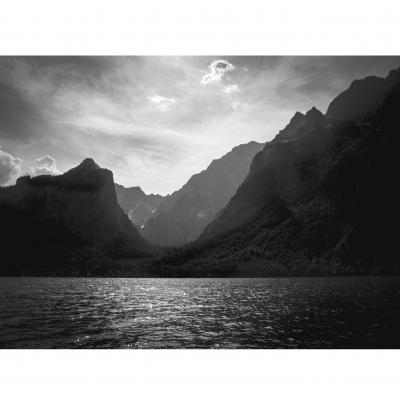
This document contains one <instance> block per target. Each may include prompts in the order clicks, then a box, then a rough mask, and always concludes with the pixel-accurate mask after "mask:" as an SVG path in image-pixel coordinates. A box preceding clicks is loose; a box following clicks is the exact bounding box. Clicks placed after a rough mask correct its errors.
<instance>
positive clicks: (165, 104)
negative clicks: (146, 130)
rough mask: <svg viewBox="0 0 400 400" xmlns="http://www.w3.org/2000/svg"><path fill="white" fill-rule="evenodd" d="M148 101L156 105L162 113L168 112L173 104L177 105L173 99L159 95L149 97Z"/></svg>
mask: <svg viewBox="0 0 400 400" xmlns="http://www.w3.org/2000/svg"><path fill="white" fill-rule="evenodd" d="M148 99H149V101H150V102H151V103H153V104H155V105H156V107H157V108H158V109H159V110H161V111H167V110H168V109H169V106H170V105H171V104H175V103H176V100H175V99H173V98H172V97H170V98H168V97H164V96H160V95H158V94H155V95H153V96H148Z"/></svg>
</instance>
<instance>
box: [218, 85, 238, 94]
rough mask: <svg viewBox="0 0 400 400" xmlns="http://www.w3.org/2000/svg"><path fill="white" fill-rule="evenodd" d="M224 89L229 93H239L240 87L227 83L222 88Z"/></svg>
mask: <svg viewBox="0 0 400 400" xmlns="http://www.w3.org/2000/svg"><path fill="white" fill-rule="evenodd" d="M222 91H223V92H224V93H227V94H231V93H239V92H240V87H239V85H227V86H225V87H224V88H223V89H222Z"/></svg>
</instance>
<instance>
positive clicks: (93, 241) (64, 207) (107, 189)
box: [0, 159, 150, 269]
mask: <svg viewBox="0 0 400 400" xmlns="http://www.w3.org/2000/svg"><path fill="white" fill-rule="evenodd" d="M0 214H1V217H2V218H1V219H2V228H3V229H4V231H5V232H7V235H6V237H5V241H4V243H6V244H7V245H6V246H5V247H4V248H5V252H6V253H7V254H6V256H5V258H4V259H5V260H6V262H5V263H6V264H7V265H4V267H5V268H6V269H8V268H10V266H13V267H14V268H19V267H21V266H24V267H26V265H27V267H28V268H33V269H35V267H41V265H38V264H50V263H51V262H56V261H60V262H61V261H65V260H66V259H67V258H68V255H69V253H70V252H71V251H73V250H76V249H78V248H81V247H84V246H94V247H96V248H97V249H99V250H101V251H102V252H104V254H107V255H109V256H110V257H116V258H118V257H128V256H129V257H136V256H140V255H143V254H145V253H147V252H148V251H149V250H150V246H149V245H148V243H147V242H146V241H145V240H144V239H143V238H142V237H141V235H140V234H139V233H138V232H137V230H136V229H135V227H134V226H133V225H132V224H131V222H130V221H129V219H128V217H127V216H126V215H125V214H124V213H123V211H122V209H121V208H120V207H119V205H118V203H117V199H116V195H115V190H114V181H113V176H112V173H111V171H109V170H106V169H102V168H100V167H99V166H98V165H97V164H96V163H95V162H94V161H93V160H91V159H86V160H84V161H83V162H82V163H81V164H80V165H79V166H77V167H75V168H73V169H71V170H69V171H68V172H66V173H65V174H63V175H59V176H48V175H42V176H38V177H34V178H31V177H29V176H26V177H22V178H20V179H18V181H17V183H16V185H15V186H11V187H8V188H1V189H0ZM20 248H22V249H29V250H28V251H26V252H25V253H24V252H20V251H19V249H20Z"/></svg>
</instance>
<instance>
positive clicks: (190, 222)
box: [141, 142, 263, 246]
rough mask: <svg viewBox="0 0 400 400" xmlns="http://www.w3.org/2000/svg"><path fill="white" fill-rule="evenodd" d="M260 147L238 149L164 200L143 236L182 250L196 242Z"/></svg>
mask: <svg viewBox="0 0 400 400" xmlns="http://www.w3.org/2000/svg"><path fill="white" fill-rule="evenodd" d="M262 146H263V145H262V144H260V143H257V142H250V143H247V144H242V145H240V146H237V147H235V148H234V149H232V150H231V151H230V152H229V153H227V154H225V155H224V156H223V157H221V158H220V159H218V160H214V161H212V162H211V164H210V165H209V166H208V168H207V169H206V170H204V171H202V172H200V173H198V174H196V175H193V176H192V177H191V178H190V179H189V180H188V182H187V183H186V184H185V185H184V186H183V187H182V188H181V189H179V190H178V191H176V192H174V193H172V194H171V195H169V196H166V197H165V198H164V200H163V202H162V203H161V204H160V206H159V207H158V209H157V211H156V212H155V214H154V216H153V217H152V218H151V219H149V220H148V221H147V223H146V224H145V226H144V228H143V229H142V231H141V232H142V234H143V236H144V237H145V238H146V239H147V240H148V241H149V242H150V243H153V244H156V245H161V246H181V245H183V244H185V243H188V242H190V241H192V240H195V239H196V238H197V237H198V236H199V235H200V233H201V232H202V231H203V229H204V228H205V226H206V225H208V224H209V223H210V222H211V221H212V220H213V219H214V217H215V216H216V215H217V213H218V212H219V211H220V210H221V209H222V208H223V207H224V206H225V205H226V204H227V203H228V201H229V199H230V198H231V197H232V195H233V194H234V193H235V191H236V189H237V188H238V187H239V185H240V183H241V182H242V181H243V179H244V178H245V176H246V175H247V173H248V170H249V166H250V163H251V160H252V159H253V157H254V155H255V154H256V153H257V152H259V151H260V150H261V149H262Z"/></svg>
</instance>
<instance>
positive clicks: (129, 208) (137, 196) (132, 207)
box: [115, 183, 163, 228]
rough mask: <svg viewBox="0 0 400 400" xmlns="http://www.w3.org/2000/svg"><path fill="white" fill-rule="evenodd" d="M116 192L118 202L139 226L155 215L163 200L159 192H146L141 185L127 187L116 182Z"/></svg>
mask: <svg viewBox="0 0 400 400" xmlns="http://www.w3.org/2000/svg"><path fill="white" fill-rule="evenodd" d="M115 192H116V194H117V201H118V204H119V205H120V206H121V208H122V209H123V210H124V211H125V213H126V214H127V215H128V217H129V219H130V220H131V221H132V223H133V224H134V225H135V226H136V227H138V228H141V227H142V226H143V225H144V224H145V223H146V222H147V221H148V220H149V219H150V218H151V217H152V216H153V215H154V212H155V211H156V209H157V207H158V206H159V205H160V203H161V202H162V200H163V197H162V196H161V195H159V194H146V193H145V192H143V190H142V189H141V188H140V187H139V186H133V187H129V188H126V187H124V186H122V185H118V184H117V183H116V184H115Z"/></svg>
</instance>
